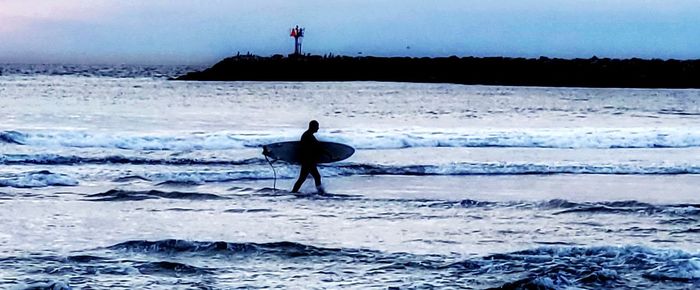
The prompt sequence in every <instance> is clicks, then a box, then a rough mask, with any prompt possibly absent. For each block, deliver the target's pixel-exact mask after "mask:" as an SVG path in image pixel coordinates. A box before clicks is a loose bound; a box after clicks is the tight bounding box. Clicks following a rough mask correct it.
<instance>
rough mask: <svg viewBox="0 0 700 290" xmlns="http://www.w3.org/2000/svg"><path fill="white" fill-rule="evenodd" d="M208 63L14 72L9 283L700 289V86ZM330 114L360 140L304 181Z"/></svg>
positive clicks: (0, 126) (337, 126)
mask: <svg viewBox="0 0 700 290" xmlns="http://www.w3.org/2000/svg"><path fill="white" fill-rule="evenodd" d="M188 69H192V68H189V67H166V66H158V67H138V66H116V67H115V66H65V65H64V66H57V65H44V66H37V65H33V66H29V65H3V66H2V70H1V72H2V74H1V75H0V116H3V117H2V119H1V122H0V288H2V289H238V288H246V289H248V288H252V289H255V288H260V289H269V288H282V289H338V288H343V289H431V288H436V289H463V288H466V289H488V288H500V289H518V288H521V289H605V288H647V289H695V288H698V287H700V236H699V234H700V221H699V220H700V192H699V191H698V186H699V185H700V91H699V90H638V89H578V88H532V87H499V86H463V85H451V84H411V83H375V82H323V83H313V82H309V83H287V82H181V81H169V80H167V78H168V77H172V76H176V75H178V74H180V73H182V72H183V71H187V70H188ZM311 119H316V120H318V121H319V122H320V125H321V130H320V131H319V133H318V134H317V136H318V139H320V140H326V141H336V142H343V143H347V144H349V145H352V146H353V147H355V148H356V149H357V152H356V154H355V155H354V156H352V157H351V158H349V159H347V160H345V161H342V162H339V163H334V164H328V165H324V166H322V167H320V171H321V174H322V175H323V181H324V184H325V188H326V190H327V191H328V194H326V195H317V194H315V193H314V191H315V189H314V188H313V186H312V185H313V182H311V181H307V182H306V184H305V186H304V187H303V188H302V191H303V194H299V195H294V194H291V193H289V192H288V190H289V189H290V188H291V186H292V183H293V182H294V179H295V177H296V174H297V173H298V170H299V168H298V167H297V166H294V165H290V164H285V163H283V162H275V163H273V164H272V166H274V169H275V171H274V172H273V170H272V168H271V166H270V164H268V163H267V162H266V161H265V159H264V158H263V156H262V155H261V148H260V146H261V145H263V144H267V143H271V142H277V141H286V140H296V139H298V138H299V136H300V135H301V133H302V132H303V131H304V130H305V128H306V126H307V123H308V121H309V120H311ZM275 176H276V178H277V179H276V180H275V179H274V177H275ZM273 186H274V188H273Z"/></svg>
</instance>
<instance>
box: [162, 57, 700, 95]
mask: <svg viewBox="0 0 700 290" xmlns="http://www.w3.org/2000/svg"><path fill="white" fill-rule="evenodd" d="M176 79H177V80H199V81H387V82H422V83H455V84H481V85H513V86H555V87H560V86H566V87H621V88H700V60H673V59H671V60H661V59H639V58H632V59H609V58H597V57H593V58H590V59H558V58H547V57H540V58H537V59H528V58H505V57H483V58H476V57H462V58H460V57H456V56H451V57H438V58H428V57H422V58H411V57H372V56H362V57H349V56H332V55H331V56H319V55H290V56H288V57H285V56H283V55H279V54H278V55H273V56H271V57H260V56H255V55H250V54H248V55H237V56H234V57H229V58H226V59H224V60H222V61H220V62H219V63H217V64H215V65H214V66H212V67H211V68H208V69H206V70H203V71H198V72H190V73H188V74H186V75H183V76H180V77H178V78H176Z"/></svg>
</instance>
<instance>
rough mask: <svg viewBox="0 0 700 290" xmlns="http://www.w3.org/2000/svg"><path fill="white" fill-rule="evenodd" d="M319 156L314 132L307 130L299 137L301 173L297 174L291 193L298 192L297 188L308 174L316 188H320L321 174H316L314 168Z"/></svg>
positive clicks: (319, 151) (319, 148)
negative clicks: (312, 178) (297, 177)
mask: <svg viewBox="0 0 700 290" xmlns="http://www.w3.org/2000/svg"><path fill="white" fill-rule="evenodd" d="M320 154H321V143H320V142H318V140H316V137H314V132H312V131H309V130H307V131H306V132H304V134H302V135H301V140H300V142H299V158H300V159H301V162H300V163H301V171H300V172H299V179H297V182H296V183H294V188H293V189H292V192H298V191H299V188H301V185H302V184H303V183H304V181H305V180H306V177H307V176H308V175H309V173H310V174H311V176H313V177H314V182H315V183H316V188H319V187H320V186H321V174H319V173H318V168H316V164H317V163H318V158H319V156H320Z"/></svg>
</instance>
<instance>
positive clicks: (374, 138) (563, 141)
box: [0, 127, 700, 150]
mask: <svg viewBox="0 0 700 290" xmlns="http://www.w3.org/2000/svg"><path fill="white" fill-rule="evenodd" d="M299 133H300V132H298V131H283V132H237V133H232V132H219V133H206V134H203V133H192V134H184V135H119V134H116V135H115V134H99V133H91V132H78V131H59V132H55V131H51V132H20V131H3V132H0V142H3V143H10V144H19V145H31V146H59V147H78V148H119V149H132V150H225V149H240V148H251V147H260V146H262V145H264V144H268V143H272V142H279V141H288V140H296V139H298V137H299V136H298V135H299ZM319 138H320V139H322V140H326V141H334V142H341V143H346V144H349V145H351V146H353V147H355V148H357V149H397V148H410V147H532V148H685V147H700V129H699V128H691V127H688V128H610V129H605V128H566V129H518V130H515V129H512V130H498V129H490V130H486V129H472V130H470V129H461V130H449V129H448V130H443V129H441V130H440V131H431V130H427V129H411V130H409V129H400V130H398V129H397V130H386V131H382V130H334V131H328V132H322V133H319Z"/></svg>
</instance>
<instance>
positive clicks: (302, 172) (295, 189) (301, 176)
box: [292, 165, 309, 192]
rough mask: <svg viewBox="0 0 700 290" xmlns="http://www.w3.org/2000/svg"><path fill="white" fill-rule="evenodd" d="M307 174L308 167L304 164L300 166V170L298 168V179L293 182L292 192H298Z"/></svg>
mask: <svg viewBox="0 0 700 290" xmlns="http://www.w3.org/2000/svg"><path fill="white" fill-rule="evenodd" d="M308 175H309V167H308V166H306V165H302V166H301V170H299V179H297V182H296V183H294V187H293V188H292V192H299V188H301V185H302V184H304V181H305V180H306V176H308Z"/></svg>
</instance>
